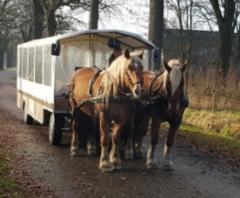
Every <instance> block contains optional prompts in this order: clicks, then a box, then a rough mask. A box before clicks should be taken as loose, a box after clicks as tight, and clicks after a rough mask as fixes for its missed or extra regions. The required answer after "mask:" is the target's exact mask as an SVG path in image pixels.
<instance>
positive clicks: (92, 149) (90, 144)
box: [87, 118, 97, 156]
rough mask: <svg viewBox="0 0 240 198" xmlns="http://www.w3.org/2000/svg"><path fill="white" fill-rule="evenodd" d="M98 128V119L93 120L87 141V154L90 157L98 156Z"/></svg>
mask: <svg viewBox="0 0 240 198" xmlns="http://www.w3.org/2000/svg"><path fill="white" fill-rule="evenodd" d="M96 127H97V125H96V119H95V118H93V120H92V125H91V128H90V131H89V133H88V140H87V153H88V155H89V156H90V155H94V154H96V130H97V129H96Z"/></svg>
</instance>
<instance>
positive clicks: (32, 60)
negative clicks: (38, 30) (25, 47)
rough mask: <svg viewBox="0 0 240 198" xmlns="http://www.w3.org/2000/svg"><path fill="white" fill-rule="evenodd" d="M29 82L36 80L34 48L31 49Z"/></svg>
mask: <svg viewBox="0 0 240 198" xmlns="http://www.w3.org/2000/svg"><path fill="white" fill-rule="evenodd" d="M27 79H28V80H31V81H33V80H34V48H33V47H30V48H29V64H28V76H27Z"/></svg>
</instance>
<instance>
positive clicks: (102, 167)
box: [99, 161, 113, 173]
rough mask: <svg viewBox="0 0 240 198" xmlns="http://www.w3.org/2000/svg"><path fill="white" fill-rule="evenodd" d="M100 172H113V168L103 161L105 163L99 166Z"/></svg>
mask: <svg viewBox="0 0 240 198" xmlns="http://www.w3.org/2000/svg"><path fill="white" fill-rule="evenodd" d="M99 170H101V171H102V172H104V173H105V172H112V171H113V166H112V165H111V164H110V163H109V162H108V161H103V162H100V164H99Z"/></svg>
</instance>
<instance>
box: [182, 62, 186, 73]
mask: <svg viewBox="0 0 240 198" xmlns="http://www.w3.org/2000/svg"><path fill="white" fill-rule="evenodd" d="M186 68H187V60H185V61H184V65H183V66H182V68H181V70H182V72H184V71H185V70H186Z"/></svg>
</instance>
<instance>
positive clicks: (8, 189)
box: [0, 148, 25, 198]
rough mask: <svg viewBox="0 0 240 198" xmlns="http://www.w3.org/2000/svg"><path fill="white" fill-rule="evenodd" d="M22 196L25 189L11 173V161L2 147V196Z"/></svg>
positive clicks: (0, 163) (0, 180) (0, 172)
mask: <svg viewBox="0 0 240 198" xmlns="http://www.w3.org/2000/svg"><path fill="white" fill-rule="evenodd" d="M8 197H9V198H10V197H11V198H22V197H25V196H24V194H23V191H22V190H21V188H20V187H19V186H18V184H17V183H16V181H15V179H14V178H13V177H12V176H11V175H10V168H9V162H8V160H7V158H6V155H5V154H4V153H3V152H2V151H1V148H0V198H8Z"/></svg>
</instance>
